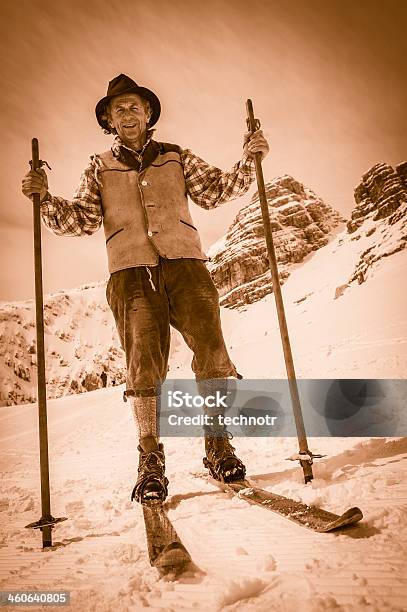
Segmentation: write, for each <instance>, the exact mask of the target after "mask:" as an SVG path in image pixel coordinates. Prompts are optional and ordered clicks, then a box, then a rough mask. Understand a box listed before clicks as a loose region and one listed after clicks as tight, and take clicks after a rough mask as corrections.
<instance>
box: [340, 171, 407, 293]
mask: <svg viewBox="0 0 407 612" xmlns="http://www.w3.org/2000/svg"><path fill="white" fill-rule="evenodd" d="M355 202H356V206H355V208H354V209H353V211H352V213H351V218H350V220H349V221H348V223H347V231H348V234H351V236H352V238H351V239H352V240H359V239H360V238H361V237H362V235H363V236H365V237H367V238H369V237H370V236H371V239H370V241H369V244H368V245H365V248H364V249H363V251H362V252H361V253H360V255H359V260H358V262H357V264H356V266H355V269H354V272H353V274H352V276H351V277H350V279H349V283H351V282H352V281H357V282H358V283H359V284H361V283H363V282H364V281H365V280H366V278H367V276H368V274H369V271H370V269H372V268H373V265H374V264H375V263H376V262H378V261H379V260H380V259H382V258H383V257H388V256H389V255H392V254H393V253H397V252H398V251H401V250H402V249H404V248H405V246H406V240H407V162H403V163H401V164H399V165H398V166H396V167H395V168H394V169H393V168H392V167H391V166H389V165H388V164H384V163H383V164H376V165H375V166H373V167H372V168H370V170H368V171H367V172H366V173H365V174H364V175H363V176H362V181H361V182H360V183H359V185H358V186H357V187H356V189H355Z"/></svg>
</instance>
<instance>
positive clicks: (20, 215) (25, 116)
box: [0, 0, 407, 300]
mask: <svg viewBox="0 0 407 612" xmlns="http://www.w3.org/2000/svg"><path fill="white" fill-rule="evenodd" d="M406 27H407V2H405V0H387V1H386V2H383V1H380V2H379V1H377V0H359V1H358V2H357V3H355V2H353V1H350V0H325V1H322V0H307V1H305V0H284V1H283V0H279V1H277V0H268V1H260V0H251V2H250V3H247V2H241V1H240V0H237V1H234V2H232V1H218V0H207V1H206V2H205V3H201V2H197V1H185V0H174V1H172V2H167V1H162V0H156V1H155V2H154V3H152V2H147V1H145V0H140V1H137V2H135V1H131V0H123V1H122V2H120V3H113V2H110V1H108V0H87V2H86V3H83V2H79V1H77V0H71V1H70V2H69V3H62V2H51V1H49V0H41V1H38V0H29V1H28V0H15V1H13V2H11V1H8V2H2V3H1V4H0V46H1V57H2V61H1V63H0V73H1V79H2V84H3V86H2V94H1V99H0V108H1V117H2V155H1V181H0V190H1V198H0V219H1V225H0V261H1V268H0V272H1V276H0V300H19V299H29V298H32V297H33V296H34V280H33V270H34V262H33V237H32V204H31V202H30V201H29V200H28V199H26V198H25V197H24V196H23V195H22V193H21V180H22V177H23V175H24V174H25V172H26V171H27V170H28V161H29V159H30V158H31V139H32V138H33V137H37V138H38V139H39V143H40V157H41V158H42V159H45V160H47V161H48V163H49V165H50V166H51V168H52V171H48V177H49V184H50V191H51V193H52V194H54V195H60V196H63V197H66V198H71V197H72V196H73V194H74V192H75V189H76V187H77V184H78V182H79V178H80V175H81V172H82V170H83V169H84V168H85V166H86V165H87V163H88V159H89V156H90V155H92V154H93V153H95V152H101V151H104V150H106V149H108V148H109V146H110V142H111V137H109V136H106V135H104V134H103V133H102V131H101V129H100V128H99V126H98V124H97V123H96V119H95V115H94V108H95V105H96V103H97V102H98V100H99V99H100V98H102V97H103V96H104V95H105V93H106V89H107V84H108V81H109V80H111V79H112V78H113V77H114V76H116V75H117V74H120V73H122V72H123V73H125V74H128V75H129V76H130V77H132V78H133V79H134V80H136V81H137V82H138V83H139V84H141V85H143V86H146V87H149V88H150V89H152V90H153V91H154V92H155V93H156V94H157V95H158V97H159V98H160V100H161V104H162V115H161V118H160V120H159V122H158V124H157V126H156V127H157V131H156V132H155V138H156V139H158V140H162V141H166V142H173V143H176V144H179V145H181V146H183V147H188V148H191V149H192V150H193V151H194V153H196V154H197V155H199V156H201V157H203V158H204V159H205V160H206V161H208V162H209V163H212V164H215V165H217V166H219V167H221V168H224V169H229V168H231V167H232V165H233V164H234V163H235V162H236V161H238V159H239V158H240V155H241V146H242V136H243V133H244V131H245V129H246V127H245V101H246V99H247V98H251V99H252V100H253V103H254V109H255V114H256V116H257V117H258V118H259V119H260V121H261V124H262V128H263V130H264V132H265V134H266V136H267V138H268V140H269V143H270V149H271V150H270V154H269V156H268V157H267V158H266V160H265V161H264V162H263V169H264V175H265V179H266V180H271V179H272V178H274V177H275V176H278V175H281V174H284V173H288V174H291V175H293V176H294V177H295V178H296V179H298V180H299V181H301V182H303V183H304V184H305V185H307V186H308V187H310V188H311V189H313V190H314V191H315V192H316V193H317V194H318V195H320V196H321V197H323V198H324V199H325V200H326V202H327V203H329V204H331V205H332V206H333V207H334V208H335V209H336V210H338V211H340V212H341V213H342V214H343V215H344V216H345V217H347V218H349V216H350V213H351V210H352V208H353V206H354V201H353V189H354V187H355V186H356V185H357V184H358V182H359V180H360V178H361V175H362V174H363V173H364V172H366V171H367V170H368V169H369V168H370V167H371V166H372V165H373V164H375V163H378V162H387V163H390V164H391V165H395V164H397V163H400V162H401V161H404V160H405V159H406V158H407V151H406V142H407V125H406V113H405V109H406V108H407V86H406V77H405V57H406V56H407V42H406V40H407V39H406V36H405V31H406ZM246 201H247V199H246ZM244 202H245V199H244V198H243V199H239V200H237V201H235V202H230V203H227V204H224V205H223V206H222V207H220V208H219V209H217V210H215V211H205V210H202V209H199V208H198V207H197V206H195V205H194V204H191V212H192V216H193V218H194V220H195V222H196V223H197V225H198V227H199V229H200V233H201V237H202V241H203V244H204V247H205V248H207V247H208V246H209V245H210V244H211V243H213V242H214V241H215V240H216V239H218V238H219V237H220V236H221V235H223V234H224V233H225V232H226V230H227V228H228V226H229V224H230V223H231V222H232V221H233V218H234V216H235V215H236V213H237V211H238V210H239V209H240V207H241V206H242V205H243V204H244ZM107 276H108V271H107V259H106V254H105V247H104V235H103V231H99V232H98V233H97V234H95V235H94V236H92V237H86V238H67V237H66V238H61V237H56V236H53V235H52V234H50V233H49V232H48V231H47V230H45V229H44V230H43V279H44V292H46V293H48V292H50V291H56V290H58V289H62V288H70V287H74V286H78V285H81V284H83V283H85V282H90V281H97V280H102V279H104V278H107Z"/></svg>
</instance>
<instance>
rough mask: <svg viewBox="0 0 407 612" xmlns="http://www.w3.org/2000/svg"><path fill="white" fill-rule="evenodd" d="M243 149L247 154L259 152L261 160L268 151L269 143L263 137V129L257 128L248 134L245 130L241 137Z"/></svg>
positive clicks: (252, 154) (251, 154)
mask: <svg viewBox="0 0 407 612" xmlns="http://www.w3.org/2000/svg"><path fill="white" fill-rule="evenodd" d="M243 151H244V152H245V153H247V155H250V156H253V157H254V154H255V153H261V159H262V160H263V159H264V158H265V157H266V155H267V154H268V152H269V151H270V147H269V144H268V142H267V140H266V139H265V138H264V135H263V131H262V130H257V131H256V132H253V134H250V132H246V133H245V135H244V139H243Z"/></svg>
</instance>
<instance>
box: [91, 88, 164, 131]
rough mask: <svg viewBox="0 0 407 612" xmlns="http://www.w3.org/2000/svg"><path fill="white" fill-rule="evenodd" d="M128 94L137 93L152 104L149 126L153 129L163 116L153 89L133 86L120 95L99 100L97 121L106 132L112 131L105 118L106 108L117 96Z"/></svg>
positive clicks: (96, 111)
mask: <svg viewBox="0 0 407 612" xmlns="http://www.w3.org/2000/svg"><path fill="white" fill-rule="evenodd" d="M126 93H136V94H137V95H139V96H140V97H141V98H144V100H148V102H150V106H151V111H152V114H151V118H150V121H149V126H150V127H152V126H153V125H155V124H156V123H157V121H158V119H159V117H160V114H161V104H160V100H159V99H158V98H157V96H156V95H155V93H154V92H153V91H151V89H147V87H139V86H138V85H137V86H136V85H133V86H131V87H129V88H128V89H125V90H123V91H121V92H120V93H119V94H113V95H110V96H105V97H104V98H102V99H101V100H99V102H98V103H97V104H96V108H95V113H96V119H97V121H98V123H99V125H100V126H101V127H102V128H103V129H105V130H109V129H110V127H109V124H108V122H107V118H106V117H105V114H106V107H107V105H108V104H109V102H110V100H112V99H113V98H115V97H116V96H120V95H122V94H126Z"/></svg>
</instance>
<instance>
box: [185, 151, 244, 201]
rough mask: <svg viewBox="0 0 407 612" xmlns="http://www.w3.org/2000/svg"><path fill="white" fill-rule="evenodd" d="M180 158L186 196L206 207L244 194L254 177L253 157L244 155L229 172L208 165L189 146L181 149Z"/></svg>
mask: <svg viewBox="0 0 407 612" xmlns="http://www.w3.org/2000/svg"><path fill="white" fill-rule="evenodd" d="M181 161H182V164H183V166H184V175H185V182H186V186H187V191H188V195H189V196H190V198H191V200H193V201H194V202H195V204H198V206H201V207H202V208H206V209H208V210H209V209H211V208H216V207H217V206H220V204H223V203H224V202H227V201H228V200H233V199H235V198H238V197H239V196H242V195H244V194H245V193H246V192H247V190H248V189H249V187H250V185H251V184H252V182H253V181H254V178H255V164H254V159H253V157H251V156H248V155H246V154H244V155H243V158H242V159H241V160H240V161H239V162H237V164H235V165H234V166H233V168H232V169H231V171H230V172H224V171H222V170H220V169H219V168H216V167H215V166H211V165H209V164H208V163H207V162H205V161H204V160H203V159H201V158H200V157H198V156H197V155H194V153H192V151H191V150H190V149H184V150H183V151H182V153H181Z"/></svg>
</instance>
